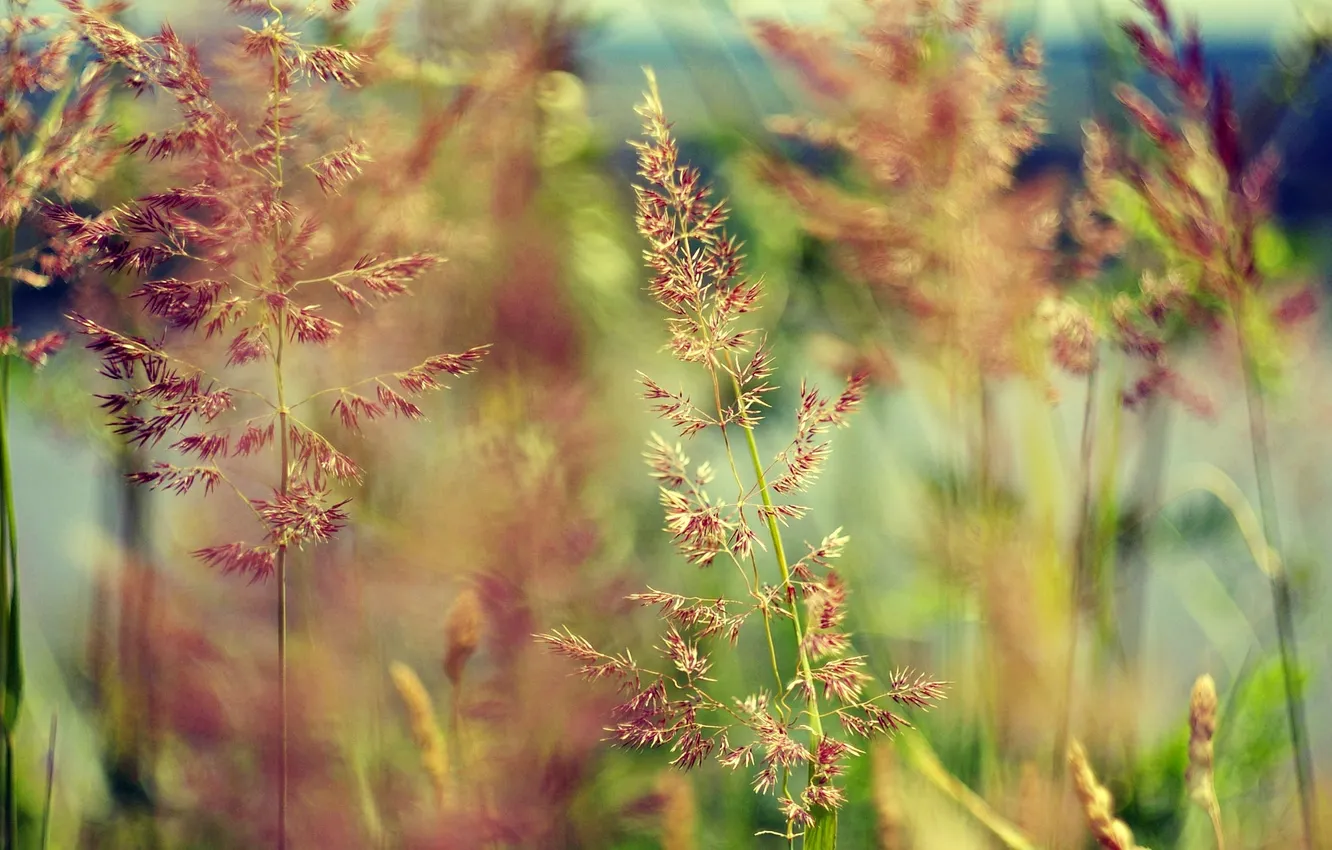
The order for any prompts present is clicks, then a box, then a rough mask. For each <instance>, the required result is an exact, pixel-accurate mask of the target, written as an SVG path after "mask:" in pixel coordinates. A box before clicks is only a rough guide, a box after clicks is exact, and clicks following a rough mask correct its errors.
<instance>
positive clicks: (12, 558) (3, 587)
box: [0, 227, 23, 848]
mask: <svg viewBox="0 0 1332 850" xmlns="http://www.w3.org/2000/svg"><path fill="white" fill-rule="evenodd" d="M16 237H17V228H16V227H7V228H5V229H4V231H3V232H0V262H5V263H7V262H8V260H9V258H10V256H11V255H12V254H13V253H14V242H15V240H16ZM13 324H14V293H13V281H12V280H11V279H10V278H9V277H8V276H4V275H0V328H8V327H10V326H12V325H13ZM9 367H10V356H9V355H8V354H4V355H0V501H3V502H4V507H3V513H0V559H3V562H4V563H3V564H0V687H2V688H3V693H4V697H3V699H2V700H0V715H3V726H4V730H3V738H4V741H3V745H2V748H3V755H4V764H3V771H4V792H3V796H4V799H3V801H2V802H0V805H2V806H3V811H0V817H2V818H3V821H4V824H3V836H4V842H3V846H4V847H7V848H16V847H17V846H18V794H17V787H16V785H15V767H14V728H15V726H17V725H18V718H19V706H20V704H21V702H22V699H23V655H22V648H21V645H20V631H19V627H20V622H19V574H18V533H17V532H18V523H17V522H16V520H15V511H14V487H13V473H12V471H11V469H10V466H11V464H10V455H9Z"/></svg>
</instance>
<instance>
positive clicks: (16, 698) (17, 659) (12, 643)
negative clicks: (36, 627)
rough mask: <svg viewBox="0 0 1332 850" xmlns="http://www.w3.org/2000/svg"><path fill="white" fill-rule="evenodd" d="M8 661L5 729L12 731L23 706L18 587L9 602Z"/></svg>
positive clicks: (15, 586) (15, 587)
mask: <svg viewBox="0 0 1332 850" xmlns="http://www.w3.org/2000/svg"><path fill="white" fill-rule="evenodd" d="M8 625H9V653H8V654H9V660H8V664H7V665H6V667H5V669H6V671H7V673H6V676H5V707H4V725H5V729H7V730H12V729H13V728H14V725H15V724H16V723H18V716H19V708H20V707H21V706H22V704H23V650H22V648H21V647H20V645H19V633H20V630H19V607H18V586H17V583H15V585H14V594H13V596H12V598H11V599H10V602H9V623H8Z"/></svg>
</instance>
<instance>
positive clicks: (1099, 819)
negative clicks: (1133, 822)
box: [1068, 741, 1147, 850]
mask: <svg viewBox="0 0 1332 850" xmlns="http://www.w3.org/2000/svg"><path fill="white" fill-rule="evenodd" d="M1068 765H1069V768H1070V769H1071V772H1072V775H1073V787H1074V790H1076V791H1077V795H1078V801H1079V802H1081V803H1082V812H1083V815H1084V816H1085V817H1086V819H1087V826H1088V827H1089V828H1090V829H1091V833H1092V836H1093V837H1095V838H1096V841H1097V843H1098V844H1100V845H1101V847H1103V848H1105V850H1147V848H1145V847H1139V846H1138V844H1137V842H1135V841H1134V840H1133V830H1131V829H1129V827H1128V824H1126V823H1124V822H1123V821H1122V820H1119V819H1118V818H1116V817H1115V810H1114V805H1115V801H1114V798H1113V797H1111V796H1110V792H1109V791H1107V790H1106V789H1105V786H1103V785H1101V783H1100V782H1099V781H1097V779H1096V774H1095V773H1094V772H1093V771H1092V768H1091V764H1090V763H1089V762H1088V761H1087V751H1086V750H1084V749H1083V748H1082V744H1080V743H1079V742H1077V741H1073V742H1072V743H1070V744H1069V746H1068Z"/></svg>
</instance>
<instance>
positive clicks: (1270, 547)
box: [1233, 298, 1318, 850]
mask: <svg viewBox="0 0 1332 850" xmlns="http://www.w3.org/2000/svg"><path fill="white" fill-rule="evenodd" d="M1233 306H1234V311H1233V312H1234V320H1235V336H1236V338H1237V341H1238V343H1239V356H1240V361H1241V365H1242V367H1243V369H1244V390H1245V400H1246V402H1247V404H1248V412H1249V444H1250V446H1251V448H1252V451H1253V468H1254V474H1255V476H1256V477H1257V479H1258V509H1259V512H1260V513H1261V514H1262V522H1263V538H1264V539H1265V542H1266V549H1265V551H1264V552H1263V553H1262V554H1263V555H1264V561H1263V563H1264V565H1265V566H1266V567H1267V570H1266V572H1267V574H1268V577H1269V579H1270V582H1271V586H1272V608H1273V611H1274V613H1275V615H1276V625H1277V643H1278V647H1279V650H1280V653H1281V671H1282V675H1283V677H1284V679H1285V685H1286V716H1287V719H1288V720H1289V722H1290V744H1291V757H1292V760H1293V761H1294V765H1295V779H1296V782H1297V784H1298V785H1299V791H1300V818H1301V821H1302V823H1303V827H1304V844H1305V847H1306V848H1308V850H1313V848H1314V847H1316V846H1317V844H1316V843H1315V842H1316V840H1317V836H1318V808H1317V805H1318V804H1317V798H1316V796H1315V789H1314V771H1313V756H1312V754H1311V750H1310V747H1309V731H1308V726H1307V723H1306V720H1305V711H1304V696H1303V695H1302V694H1301V692H1300V691H1301V688H1300V684H1299V682H1298V681H1297V679H1298V677H1299V666H1300V664H1299V655H1298V648H1297V645H1296V641H1295V617H1294V607H1295V605H1294V601H1293V599H1292V597H1291V592H1290V580H1289V578H1288V577H1287V575H1286V568H1285V564H1284V563H1283V562H1282V559H1281V525H1280V521H1279V518H1278V515H1277V508H1276V495H1275V492H1274V487H1273V484H1272V462H1271V458H1270V457H1269V455H1268V444H1267V440H1268V438H1267V414H1266V411H1265V409H1264V406H1263V393H1262V387H1261V386H1259V383H1258V375H1257V373H1256V371H1255V369H1254V366H1253V360H1252V358H1251V357H1250V356H1249V350H1248V343H1247V339H1246V335H1245V333H1244V318H1243V312H1242V311H1243V309H1244V305H1243V304H1242V302H1241V301H1240V299H1238V298H1237V299H1235V303H1234V305H1233Z"/></svg>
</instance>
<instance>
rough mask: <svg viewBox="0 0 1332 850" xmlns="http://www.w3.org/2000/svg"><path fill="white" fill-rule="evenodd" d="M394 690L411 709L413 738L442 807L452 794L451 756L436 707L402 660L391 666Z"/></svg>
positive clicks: (408, 712)
mask: <svg viewBox="0 0 1332 850" xmlns="http://www.w3.org/2000/svg"><path fill="white" fill-rule="evenodd" d="M389 676H390V677H391V678H392V679H393V687H395V688H397V690H398V696H399V697H400V698H401V699H402V704H403V706H404V707H405V708H406V709H407V718H408V721H409V722H410V724H411V728H412V739H413V740H415V741H416V746H417V747H419V748H420V750H421V766H422V768H424V770H425V772H426V776H427V777H429V779H430V784H431V786H433V787H434V789H435V799H436V801H437V802H438V803H439V804H440V805H441V806H442V805H443V804H444V801H445V799H446V795H447V793H448V774H449V757H448V751H447V749H446V748H445V746H444V733H443V732H442V731H441V730H440V728H439V720H438V719H437V718H436V717H435V705H434V702H433V701H432V700H431V699H430V693H429V692H428V691H427V690H426V688H425V685H424V684H422V683H421V679H420V677H419V676H417V675H416V671H414V670H413V669H412V668H411V667H408V666H407V665H406V664H403V663H402V662H400V661H394V662H393V663H392V664H390V665H389Z"/></svg>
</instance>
